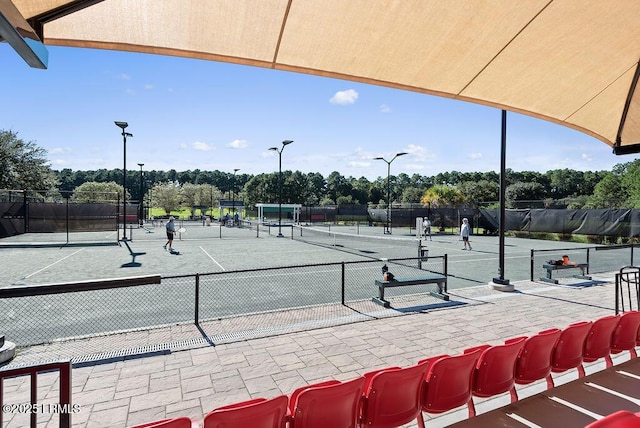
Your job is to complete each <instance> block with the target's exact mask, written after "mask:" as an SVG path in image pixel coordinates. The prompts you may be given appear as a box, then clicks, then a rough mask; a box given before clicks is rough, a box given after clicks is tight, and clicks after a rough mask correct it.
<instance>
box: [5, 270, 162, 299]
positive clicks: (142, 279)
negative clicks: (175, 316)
mask: <svg viewBox="0 0 640 428" xmlns="http://www.w3.org/2000/svg"><path fill="white" fill-rule="evenodd" d="M161 280H162V276H161V275H147V276H129V277H126V278H113V279H98V280H88V281H82V282H64V283H56V284H40V285H28V286H21V287H5V288H0V299H6V298H12V297H29V296H43V295H45V294H61V293H75V292H78V291H91V290H107V289H111V288H122V287H134V286H136V285H147V284H160V282H161Z"/></svg>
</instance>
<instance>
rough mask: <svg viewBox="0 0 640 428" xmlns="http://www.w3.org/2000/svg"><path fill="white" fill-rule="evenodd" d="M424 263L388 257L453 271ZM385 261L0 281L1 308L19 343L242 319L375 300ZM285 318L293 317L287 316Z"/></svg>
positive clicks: (407, 270)
mask: <svg viewBox="0 0 640 428" xmlns="http://www.w3.org/2000/svg"><path fill="white" fill-rule="evenodd" d="M420 263H421V264H422V269H420V267H419V265H420V264H419V261H418V260H417V259H416V258H410V259H391V260H388V261H386V264H387V265H388V266H389V268H390V270H391V271H392V272H393V273H394V274H396V275H400V276H406V275H412V274H413V275H415V274H416V273H417V272H420V271H421V270H431V271H433V272H437V273H442V274H446V257H444V256H438V257H432V258H429V259H428V260H423V261H420ZM382 264H383V262H381V261H380V260H371V261H361V262H341V263H325V264H313V265H302V266H289V267H279V268H264V269H248V270H237V271H225V272H216V273H204V274H192V275H176V276H164V277H160V276H146V277H129V278H122V279H114V280H102V281H87V282H80V283H73V284H70V283H66V284H50V285H38V286H28V287H10V288H4V289H0V314H2V318H3V319H2V327H3V333H5V334H6V335H7V336H8V337H11V338H12V339H11V340H12V341H14V342H15V343H16V344H17V345H18V346H28V345H35V344H41V343H48V342H51V341H54V340H58V339H63V338H71V337H73V338H78V337H86V336H91V335H98V334H106V333H113V332H123V331H132V330H136V329H146V328H150V327H157V326H166V325H175V324H181V323H195V324H199V323H201V322H207V321H211V320H221V319H226V318H230V319H234V318H235V319H236V324H237V325H236V327H237V326H239V325H240V324H242V323H243V319H244V318H246V317H248V316H250V315H254V314H264V313H269V312H273V313H275V312H282V311H287V310H291V309H300V308H318V307H323V306H328V305H349V304H351V303H355V302H362V301H370V299H371V298H372V297H374V296H375V294H376V287H375V286H374V281H375V279H378V278H381V277H382V273H381V267H382ZM413 293H425V294H428V290H426V289H425V287H419V286H408V287H399V288H398V289H394V290H393V293H390V294H389V296H390V297H393V296H394V295H408V294H413ZM276 318H277V317H276ZM274 319H275V318H274ZM280 322H283V323H288V322H291V320H290V319H287V317H281V318H280ZM252 328H258V326H253V327H252ZM223 333H225V332H224V331H216V334H223Z"/></svg>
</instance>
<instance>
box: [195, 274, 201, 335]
mask: <svg viewBox="0 0 640 428" xmlns="http://www.w3.org/2000/svg"><path fill="white" fill-rule="evenodd" d="M195 293H196V295H195V314H194V324H195V325H198V324H199V323H200V316H199V313H198V310H199V309H200V274H199V273H196V287H195Z"/></svg>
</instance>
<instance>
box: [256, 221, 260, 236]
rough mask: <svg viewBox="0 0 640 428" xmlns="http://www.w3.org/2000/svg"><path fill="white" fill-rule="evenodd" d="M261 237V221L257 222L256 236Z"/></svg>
mask: <svg viewBox="0 0 640 428" xmlns="http://www.w3.org/2000/svg"><path fill="white" fill-rule="evenodd" d="M259 237H260V222H258V223H256V238H259Z"/></svg>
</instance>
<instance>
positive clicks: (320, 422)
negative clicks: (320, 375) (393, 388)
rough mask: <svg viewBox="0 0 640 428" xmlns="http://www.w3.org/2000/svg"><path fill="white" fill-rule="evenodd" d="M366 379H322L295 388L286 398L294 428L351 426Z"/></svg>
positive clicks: (358, 414) (359, 405)
mask: <svg viewBox="0 0 640 428" xmlns="http://www.w3.org/2000/svg"><path fill="white" fill-rule="evenodd" d="M365 382H366V379H365V378H364V377H363V376H361V377H358V378H356V379H353V380H350V381H348V382H339V381H333V383H331V382H323V384H324V385H308V386H306V387H302V388H298V389H297V390H296V391H295V392H294V393H293V394H292V395H291V398H290V400H289V410H290V412H291V414H290V421H291V423H292V425H293V426H295V428H326V427H344V428H351V427H353V428H355V427H356V426H357V425H358V419H359V417H360V409H361V403H362V394H363V392H364V385H365Z"/></svg>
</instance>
